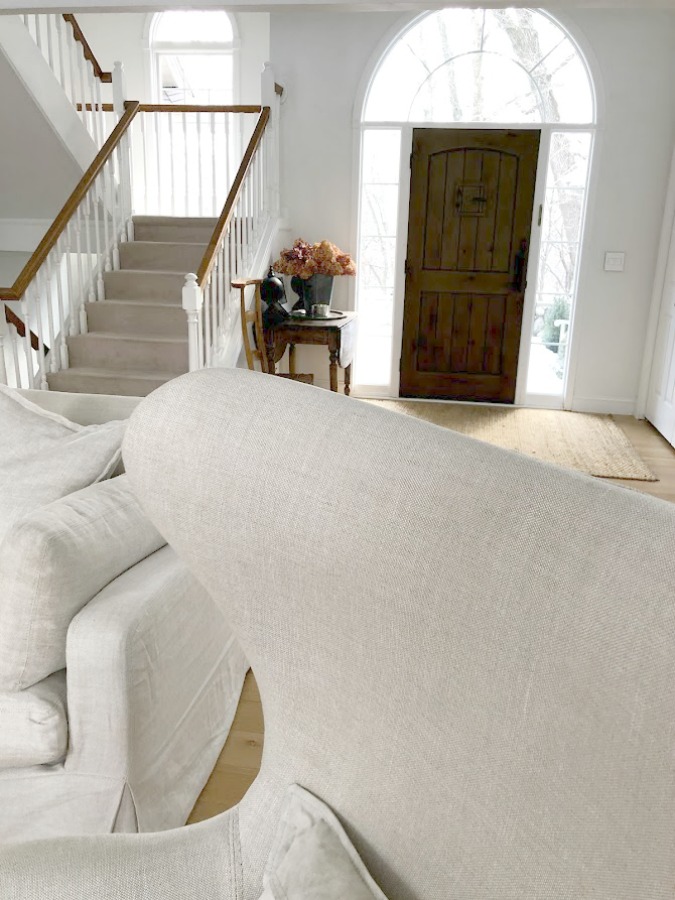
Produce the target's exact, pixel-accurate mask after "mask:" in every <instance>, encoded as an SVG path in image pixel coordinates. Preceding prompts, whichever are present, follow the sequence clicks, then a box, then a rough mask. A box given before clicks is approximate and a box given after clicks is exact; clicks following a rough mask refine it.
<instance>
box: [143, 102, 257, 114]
mask: <svg viewBox="0 0 675 900" xmlns="http://www.w3.org/2000/svg"><path fill="white" fill-rule="evenodd" d="M261 110H262V107H261V106H191V105H186V104H182V105H181V104H179V103H176V104H175V105H174V104H173V103H141V105H140V106H139V108H138V111H139V112H179V113H190V112H205V113H209V112H212V113H230V112H231V113H259V112H261Z"/></svg>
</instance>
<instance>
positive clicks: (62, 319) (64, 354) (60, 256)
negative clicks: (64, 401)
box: [47, 235, 70, 369]
mask: <svg viewBox="0 0 675 900" xmlns="http://www.w3.org/2000/svg"><path fill="white" fill-rule="evenodd" d="M63 242H64V237H63V235H61V237H59V239H58V240H57V242H56V246H55V247H54V249H53V250H52V252H51V253H50V254H49V257H51V256H52V254H53V257H54V271H55V275H54V277H55V278H56V297H57V302H58V314H59V321H58V326H57V328H56V329H55V330H56V333H57V335H59V336H60V340H59V357H60V358H59V363H60V366H59V368H61V369H67V368H68V345H67V344H66V335H67V327H66V306H65V303H64V299H63V275H64V272H63V265H64V261H65V255H64V253H63V252H62V250H61V248H62V246H63ZM49 257H47V265H49ZM68 301H69V302H70V296H69V297H68Z"/></svg>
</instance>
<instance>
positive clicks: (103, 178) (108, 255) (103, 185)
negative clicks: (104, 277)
mask: <svg viewBox="0 0 675 900" xmlns="http://www.w3.org/2000/svg"><path fill="white" fill-rule="evenodd" d="M96 182H97V184H98V192H97V196H98V198H99V205H100V207H101V216H102V218H103V257H104V260H105V261H104V264H103V265H104V268H105V271H106V272H110V271H112V267H113V266H112V249H113V243H114V238H111V236H110V210H109V209H108V198H109V197H110V184H109V182H110V165H109V163H108V162H106V163H105V165H104V166H103V171H102V172H101V174H100V175H99V177H98V178H97V180H96Z"/></svg>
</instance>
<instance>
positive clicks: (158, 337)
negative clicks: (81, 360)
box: [68, 300, 188, 344]
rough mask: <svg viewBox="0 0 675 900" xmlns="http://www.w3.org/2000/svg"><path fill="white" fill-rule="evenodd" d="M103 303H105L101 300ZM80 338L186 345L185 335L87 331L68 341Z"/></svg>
mask: <svg viewBox="0 0 675 900" xmlns="http://www.w3.org/2000/svg"><path fill="white" fill-rule="evenodd" d="M102 302H103V303H106V302H107V301H105V300H103V301H102ZM81 338H106V340H111V341H136V342H138V343H146V342H148V341H151V342H152V341H154V342H155V343H158V344H187V340H188V339H187V335H186V336H185V337H172V336H171V335H163V334H120V333H119V332H116V331H88V332H87V333H86V334H78V335H76V336H75V337H69V338H68V340H69V341H77V340H80V339H81Z"/></svg>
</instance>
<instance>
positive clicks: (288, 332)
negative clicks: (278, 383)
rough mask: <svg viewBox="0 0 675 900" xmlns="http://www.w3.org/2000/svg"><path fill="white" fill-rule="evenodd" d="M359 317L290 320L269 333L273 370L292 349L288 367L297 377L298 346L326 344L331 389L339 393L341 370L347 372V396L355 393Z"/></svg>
mask: <svg viewBox="0 0 675 900" xmlns="http://www.w3.org/2000/svg"><path fill="white" fill-rule="evenodd" d="M356 319H357V313H355V312H346V313H345V314H344V316H343V317H342V318H340V319H286V320H285V321H283V322H281V323H280V324H279V325H275V326H274V327H273V328H269V329H267V330H266V331H265V350H266V352H267V361H268V364H269V370H270V372H271V373H273V374H274V372H275V363H277V362H278V361H279V360H280V359H281V357H282V356H283V355H284V352H285V351H286V347H288V348H289V354H288V364H289V369H290V372H291V375H295V345H296V344H323V345H325V346H326V347H328V353H329V365H330V389H331V391H337V389H338V372H337V370H338V366H340V368H341V369H344V372H345V394H349V392H350V389H351V373H352V360H353V359H354V348H355V345H356V327H357V322H356Z"/></svg>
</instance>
